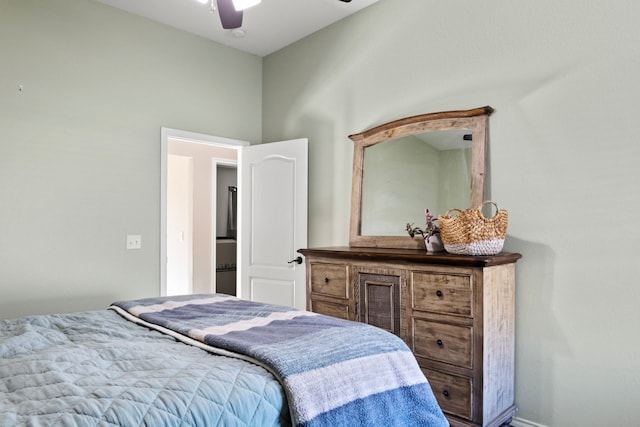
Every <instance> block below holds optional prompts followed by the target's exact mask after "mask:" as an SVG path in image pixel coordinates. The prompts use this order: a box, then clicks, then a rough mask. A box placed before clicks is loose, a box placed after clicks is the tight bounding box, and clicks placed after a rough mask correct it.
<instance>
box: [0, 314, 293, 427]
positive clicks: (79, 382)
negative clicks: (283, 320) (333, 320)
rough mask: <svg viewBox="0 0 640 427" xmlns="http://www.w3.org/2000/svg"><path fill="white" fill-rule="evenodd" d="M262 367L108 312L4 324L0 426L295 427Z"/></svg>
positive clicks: (0, 324) (0, 326)
mask: <svg viewBox="0 0 640 427" xmlns="http://www.w3.org/2000/svg"><path fill="white" fill-rule="evenodd" d="M290 420H291V418H290V416H289V413H288V406H287V405H286V399H285V395H284V392H283V390H282V387H281V385H280V383H279V382H278V381H277V380H276V379H275V378H274V377H273V375H272V374H271V373H269V372H268V371H267V370H265V369H264V368H262V367H260V366H257V365H255V364H252V363H247V362H246V361H243V360H239V359H237V358H229V357H224V356H218V355H213V354H210V353H208V352H206V351H203V350H202V349H199V348H196V347H193V346H188V345H185V344H183V343H181V342H178V341H176V340H175V339H174V338H172V337H170V336H167V335H165V334H162V333H159V332H156V331H152V330H149V329H148V328H145V327H140V326H138V325H135V324H133V323H132V322H130V321H128V320H126V319H124V318H123V317H122V316H120V315H118V314H117V313H115V312H114V311H111V310H102V311H95V312H84V313H74V314H61V315H49V316H30V317H25V318H21V319H14V320H5V321H0V426H2V427H9V426H10V427H14V426H56V427H57V426H78V427H92V426H126V427H129V426H131V427H137V426H154V427H155V426H158V427H169V426H194V427H196V426H197V427H203V426H220V427H229V426H238V427H239V426H262V425H265V426H277V425H287V424H290Z"/></svg>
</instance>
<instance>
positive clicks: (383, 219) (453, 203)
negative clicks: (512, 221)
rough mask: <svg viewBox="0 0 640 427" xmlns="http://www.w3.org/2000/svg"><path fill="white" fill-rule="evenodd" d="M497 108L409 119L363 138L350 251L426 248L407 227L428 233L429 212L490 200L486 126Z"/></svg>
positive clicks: (357, 138)
mask: <svg viewBox="0 0 640 427" xmlns="http://www.w3.org/2000/svg"><path fill="white" fill-rule="evenodd" d="M492 112H493V108H491V107H489V106H486V107H481V108H475V109H472V110H461V111H446V112H439V113H430V114H422V115H418V116H412V117H407V118H403V119H399V120H395V121H393V122H389V123H386V124H383V125H380V126H376V127H374V128H371V129H369V130H366V131H364V132H362V133H358V134H354V135H350V136H349V138H350V139H351V140H352V141H353V142H354V144H355V146H354V152H353V183H352V191H351V223H350V232H349V245H350V246H360V247H382V248H424V242H423V241H422V239H421V237H420V236H417V237H416V238H414V239H411V238H410V237H409V235H408V234H407V232H406V229H405V225H406V223H408V222H409V223H414V224H415V225H417V226H421V227H422V226H424V223H425V212H424V210H425V209H429V211H430V212H431V213H432V214H433V215H434V216H436V217H437V216H438V215H442V214H444V213H445V212H446V211H447V210H448V209H450V208H459V209H466V208H468V207H470V206H479V205H480V204H481V203H482V201H483V200H484V183H485V173H486V162H485V157H486V150H487V145H488V122H489V115H491V113H492Z"/></svg>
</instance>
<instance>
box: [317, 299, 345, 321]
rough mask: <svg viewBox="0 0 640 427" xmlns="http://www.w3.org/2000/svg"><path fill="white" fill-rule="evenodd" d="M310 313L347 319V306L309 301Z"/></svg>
mask: <svg viewBox="0 0 640 427" xmlns="http://www.w3.org/2000/svg"><path fill="white" fill-rule="evenodd" d="M311 311H313V312H314V313H320V314H326V315H327V316H332V317H338V318H340V319H345V320H351V319H349V306H348V305H346V304H336V303H333V302H328V301H320V300H311Z"/></svg>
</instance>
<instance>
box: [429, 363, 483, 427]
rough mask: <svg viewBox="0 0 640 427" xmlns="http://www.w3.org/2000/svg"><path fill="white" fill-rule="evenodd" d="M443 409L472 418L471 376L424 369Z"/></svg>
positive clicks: (459, 415)
mask: <svg viewBox="0 0 640 427" xmlns="http://www.w3.org/2000/svg"><path fill="white" fill-rule="evenodd" d="M422 372H424V375H425V376H426V377H427V379H428V380H429V384H431V389H432V390H433V394H434V395H435V396H436V400H437V401H438V404H439V405H440V408H442V411H443V412H445V413H449V414H452V415H455V416H458V417H460V418H464V419H467V420H471V417H472V410H471V390H472V387H471V378H467V377H459V376H457V375H449V374H445V373H444V372H439V371H433V370H431V369H424V368H423V369H422Z"/></svg>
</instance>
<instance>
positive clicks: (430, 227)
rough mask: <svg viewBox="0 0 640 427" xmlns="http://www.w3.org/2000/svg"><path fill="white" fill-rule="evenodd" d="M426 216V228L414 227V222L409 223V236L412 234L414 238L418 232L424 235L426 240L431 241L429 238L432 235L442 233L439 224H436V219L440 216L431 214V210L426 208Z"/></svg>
mask: <svg viewBox="0 0 640 427" xmlns="http://www.w3.org/2000/svg"><path fill="white" fill-rule="evenodd" d="M424 216H425V219H426V224H425V227H424V228H420V227H414V226H413V223H407V227H406V228H407V233H409V236H411V237H412V238H413V237H414V236H415V235H416V234H419V235H421V236H422V238H423V239H424V240H425V242H427V243H429V238H430V237H431V236H433V235H436V234H440V227H438V225H437V224H436V221H438V218H436V217H434V216H433V215H431V213H430V212H429V209H425V210H424Z"/></svg>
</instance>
